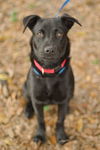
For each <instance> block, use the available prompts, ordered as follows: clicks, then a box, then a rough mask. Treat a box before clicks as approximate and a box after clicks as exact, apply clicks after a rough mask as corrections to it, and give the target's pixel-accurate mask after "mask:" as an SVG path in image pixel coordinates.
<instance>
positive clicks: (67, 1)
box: [56, 0, 70, 16]
mask: <svg viewBox="0 0 100 150" xmlns="http://www.w3.org/2000/svg"><path fill="white" fill-rule="evenodd" d="M69 2H70V0H66V1H65V2H64V3H63V4H62V6H61V7H60V8H59V10H58V12H57V14H56V16H58V14H59V13H60V12H61V10H62V9H63V8H64V7H65V6H66V5H67V4H68V3H69Z"/></svg>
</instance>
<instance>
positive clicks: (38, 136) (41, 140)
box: [33, 135, 46, 143]
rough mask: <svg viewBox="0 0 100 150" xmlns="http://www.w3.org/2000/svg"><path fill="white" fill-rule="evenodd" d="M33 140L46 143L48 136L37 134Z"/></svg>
mask: <svg viewBox="0 0 100 150" xmlns="http://www.w3.org/2000/svg"><path fill="white" fill-rule="evenodd" d="M33 141H34V142H35V143H38V142H40V143H45V142H46V137H45V136H44V135H35V136H34V137H33Z"/></svg>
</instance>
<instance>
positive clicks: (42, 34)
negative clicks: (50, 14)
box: [23, 14, 81, 66]
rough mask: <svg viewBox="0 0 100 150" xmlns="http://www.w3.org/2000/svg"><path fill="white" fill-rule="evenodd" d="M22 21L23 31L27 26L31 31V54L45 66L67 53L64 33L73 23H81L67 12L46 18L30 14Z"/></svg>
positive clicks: (67, 45) (67, 43)
mask: <svg viewBox="0 0 100 150" xmlns="http://www.w3.org/2000/svg"><path fill="white" fill-rule="evenodd" d="M23 23H24V26H25V28H24V31H25V29H26V28H27V27H28V28H29V29H30V30H31V32H32V38H31V49H32V52H31V55H33V56H35V57H36V58H37V59H38V61H39V62H41V63H43V64H45V66H48V65H52V64H55V63H57V62H58V61H60V60H61V59H62V58H63V57H64V56H68V55H69V39H68V37H67V36H66V35H67V33H68V31H69V29H71V27H72V26H73V25H74V23H77V24H79V25H81V24H80V23H79V22H78V20H77V19H75V18H73V17H71V16H69V15H68V14H64V15H62V16H61V17H55V18H46V19H45V18H41V17H39V16H37V15H30V16H27V17H25V18H24V19H23Z"/></svg>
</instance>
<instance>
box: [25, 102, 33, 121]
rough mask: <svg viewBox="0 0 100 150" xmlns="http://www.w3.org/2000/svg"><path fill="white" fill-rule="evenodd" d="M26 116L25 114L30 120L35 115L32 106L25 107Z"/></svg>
mask: <svg viewBox="0 0 100 150" xmlns="http://www.w3.org/2000/svg"><path fill="white" fill-rule="evenodd" d="M24 114H25V116H26V117H27V118H28V119H30V118H32V117H33V115H34V110H33V107H32V105H30V104H27V105H26V107H25V109H24Z"/></svg>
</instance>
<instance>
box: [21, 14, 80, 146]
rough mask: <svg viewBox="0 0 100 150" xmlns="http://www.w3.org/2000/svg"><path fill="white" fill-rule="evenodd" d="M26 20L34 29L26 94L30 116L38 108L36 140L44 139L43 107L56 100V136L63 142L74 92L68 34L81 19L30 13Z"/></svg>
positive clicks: (59, 141) (26, 109)
mask: <svg viewBox="0 0 100 150" xmlns="http://www.w3.org/2000/svg"><path fill="white" fill-rule="evenodd" d="M23 23H24V26H25V28H24V31H25V29H26V28H27V27H28V28H29V29H30V30H31V32H32V38H31V41H30V46H31V54H30V59H31V67H30V70H29V73H28V76H27V80H26V82H25V84H24V96H25V98H26V100H27V105H26V108H25V114H26V116H27V117H28V118H30V117H32V115H33V113H34V111H35V113H36V115H37V120H38V129H37V133H36V135H35V136H34V141H35V142H39V141H41V142H45V139H46V138H45V122H44V115H43V107H44V105H48V104H57V105H58V121H57V124H56V137H57V141H58V143H60V144H63V143H65V142H66V141H67V140H68V137H67V135H66V134H65V131H64V120H65V116H66V112H67V109H68V103H69V100H70V99H71V98H72V97H73V92H74V76H73V72H72V69H71V66H70V42H69V39H68V37H67V36H66V35H67V33H68V31H69V29H70V28H71V27H72V26H73V24H74V23H77V24H79V25H80V23H79V22H78V20H76V19H75V18H73V17H71V16H69V15H68V14H64V15H63V16H61V17H55V18H46V19H45V18H41V17H39V16H37V15H30V16H27V17H25V18H24V19H23ZM51 119H52V118H51Z"/></svg>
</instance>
